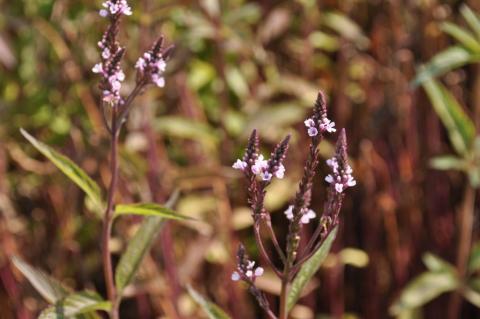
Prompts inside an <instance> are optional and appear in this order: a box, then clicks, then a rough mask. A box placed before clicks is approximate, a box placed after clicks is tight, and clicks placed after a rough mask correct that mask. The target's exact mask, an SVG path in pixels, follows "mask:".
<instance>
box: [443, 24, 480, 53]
mask: <svg viewBox="0 0 480 319" xmlns="http://www.w3.org/2000/svg"><path fill="white" fill-rule="evenodd" d="M442 30H443V31H445V32H446V33H448V34H449V35H450V36H452V37H453V38H455V40H457V41H458V42H460V43H461V44H462V45H463V46H464V47H465V48H467V49H468V50H470V51H472V52H474V53H479V52H480V43H479V42H478V40H477V39H475V36H474V35H473V34H471V33H470V32H468V31H467V30H465V29H463V28H460V27H459V26H457V25H456V24H453V23H450V22H444V23H442Z"/></svg>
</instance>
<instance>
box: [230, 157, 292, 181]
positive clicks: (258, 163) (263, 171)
mask: <svg viewBox="0 0 480 319" xmlns="http://www.w3.org/2000/svg"><path fill="white" fill-rule="evenodd" d="M232 167H233V168H234V169H238V170H241V171H244V170H245V169H246V168H247V167H248V165H247V162H246V161H243V160H240V159H237V161H236V162H235V163H233V165H232ZM269 167H270V166H269V161H268V160H266V159H265V158H264V157H263V155H258V156H257V158H256V159H255V163H254V164H253V165H252V168H251V170H252V173H253V174H255V175H258V176H260V178H261V179H262V180H263V181H270V180H271V179H272V177H273V176H274V175H275V177H276V178H278V179H282V178H283V177H284V176H285V166H283V164H279V165H278V166H277V167H276V169H275V170H274V171H273V172H272V171H270V169H269Z"/></svg>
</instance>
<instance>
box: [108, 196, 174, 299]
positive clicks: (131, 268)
mask: <svg viewBox="0 0 480 319" xmlns="http://www.w3.org/2000/svg"><path fill="white" fill-rule="evenodd" d="M177 198H178V192H175V193H173V194H172V196H171V197H170V199H169V200H168V202H167V203H166V204H165V207H166V208H169V209H171V207H172V206H173V205H174V203H175V202H176V201H177ZM162 224H163V217H160V216H148V217H147V218H145V220H144V221H143V222H142V224H141V225H140V228H139V229H138V230H137V232H136V233H135V235H134V236H133V238H132V239H131V240H129V242H128V246H127V248H126V250H125V252H124V253H123V255H122V257H121V258H120V261H119V263H118V266H117V268H116V270H115V284H116V286H117V291H118V295H119V296H121V295H122V291H123V289H124V288H125V287H126V286H127V285H128V284H130V282H131V281H132V279H133V277H134V276H135V274H136V273H137V270H138V267H139V266H140V263H141V261H142V260H143V257H144V256H145V254H146V253H147V252H148V250H149V249H150V247H151V246H152V244H153V240H154V239H155V237H156V235H157V234H158V232H159V231H160V229H161V227H162Z"/></svg>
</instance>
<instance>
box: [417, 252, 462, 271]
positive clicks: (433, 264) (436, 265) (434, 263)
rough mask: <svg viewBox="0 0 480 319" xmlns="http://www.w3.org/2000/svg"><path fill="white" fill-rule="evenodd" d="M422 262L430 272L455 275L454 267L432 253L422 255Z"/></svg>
mask: <svg viewBox="0 0 480 319" xmlns="http://www.w3.org/2000/svg"><path fill="white" fill-rule="evenodd" d="M422 260H423V263H424V264H425V266H426V267H427V268H428V270H430V271H448V272H451V273H455V267H454V266H453V265H452V264H450V263H449V262H447V261H445V260H443V259H442V258H440V257H438V256H437V255H434V254H432V253H425V254H423V256H422Z"/></svg>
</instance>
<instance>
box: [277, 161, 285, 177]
mask: <svg viewBox="0 0 480 319" xmlns="http://www.w3.org/2000/svg"><path fill="white" fill-rule="evenodd" d="M284 176H285V166H283V164H280V165H279V166H278V168H277V170H276V171H275V177H276V178H279V179H282V178H283V177H284Z"/></svg>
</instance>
